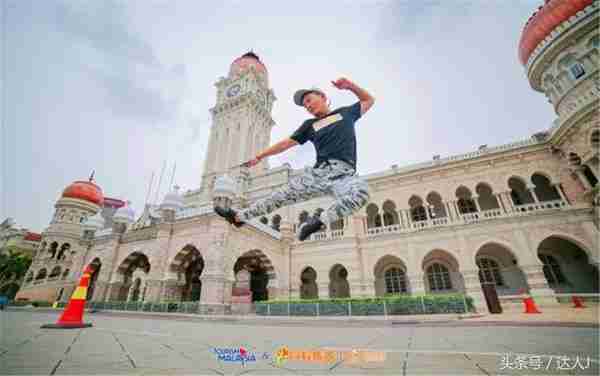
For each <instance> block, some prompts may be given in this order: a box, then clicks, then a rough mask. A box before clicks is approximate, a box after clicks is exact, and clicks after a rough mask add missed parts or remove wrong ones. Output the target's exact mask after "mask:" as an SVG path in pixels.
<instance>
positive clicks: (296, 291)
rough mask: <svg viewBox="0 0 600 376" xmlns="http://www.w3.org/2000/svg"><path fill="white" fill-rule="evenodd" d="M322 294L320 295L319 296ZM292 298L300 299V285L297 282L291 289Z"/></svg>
mask: <svg viewBox="0 0 600 376" xmlns="http://www.w3.org/2000/svg"><path fill="white" fill-rule="evenodd" d="M320 297H321V296H320V295H319V298H320ZM290 299H300V286H299V285H298V284H297V283H294V284H292V288H291V289H290Z"/></svg>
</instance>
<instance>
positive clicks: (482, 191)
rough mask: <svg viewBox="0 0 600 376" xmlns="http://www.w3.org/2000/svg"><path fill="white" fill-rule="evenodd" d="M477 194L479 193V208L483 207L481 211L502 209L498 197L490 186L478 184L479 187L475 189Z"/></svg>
mask: <svg viewBox="0 0 600 376" xmlns="http://www.w3.org/2000/svg"><path fill="white" fill-rule="evenodd" d="M475 192H477V196H478V200H479V206H480V207H481V210H492V209H498V208H500V205H499V204H498V200H497V199H496V196H494V194H493V192H492V188H490V186H489V185H488V184H485V183H479V184H477V187H475Z"/></svg>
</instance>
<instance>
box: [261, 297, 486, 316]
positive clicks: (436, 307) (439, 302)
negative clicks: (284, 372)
mask: <svg viewBox="0 0 600 376" xmlns="http://www.w3.org/2000/svg"><path fill="white" fill-rule="evenodd" d="M317 303H318V304H319V307H318V314H319V315H320V316H346V315H349V314H350V311H351V314H352V316H369V315H384V314H385V313H386V312H387V314H388V315H411V314H412V315H415V314H435V313H465V312H470V311H473V310H474V306H473V299H472V298H471V297H468V296H467V297H465V295H463V294H436V295H398V294H395V295H386V296H382V297H372V298H337V299H290V300H280V299H278V300H270V301H263V302H258V303H255V307H256V314H257V315H268V314H270V315H274V316H277V315H288V304H289V307H290V308H289V314H290V315H297V316H313V315H316V314H317V307H316V306H317ZM465 303H466V306H467V307H466V310H465Z"/></svg>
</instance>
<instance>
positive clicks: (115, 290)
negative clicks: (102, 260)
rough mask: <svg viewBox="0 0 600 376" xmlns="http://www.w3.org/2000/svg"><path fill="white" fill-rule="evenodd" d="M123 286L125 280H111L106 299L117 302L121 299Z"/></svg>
mask: <svg viewBox="0 0 600 376" xmlns="http://www.w3.org/2000/svg"><path fill="white" fill-rule="evenodd" d="M122 287H123V282H111V283H109V284H108V289H107V294H106V300H105V301H107V302H115V301H118V300H119V294H120V293H121V288H122Z"/></svg>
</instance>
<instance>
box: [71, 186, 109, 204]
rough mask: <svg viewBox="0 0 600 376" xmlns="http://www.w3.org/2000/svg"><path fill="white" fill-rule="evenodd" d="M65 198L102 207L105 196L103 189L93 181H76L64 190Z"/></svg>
mask: <svg viewBox="0 0 600 376" xmlns="http://www.w3.org/2000/svg"><path fill="white" fill-rule="evenodd" d="M62 197H64V198H75V199H79V200H84V201H87V202H91V203H93V204H96V205H100V206H102V204H103V202H104V196H103V195H102V189H101V188H100V187H99V186H97V185H96V184H94V183H92V182H91V181H76V182H74V183H73V184H71V185H69V186H68V187H67V188H65V189H64V191H63V193H62Z"/></svg>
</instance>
